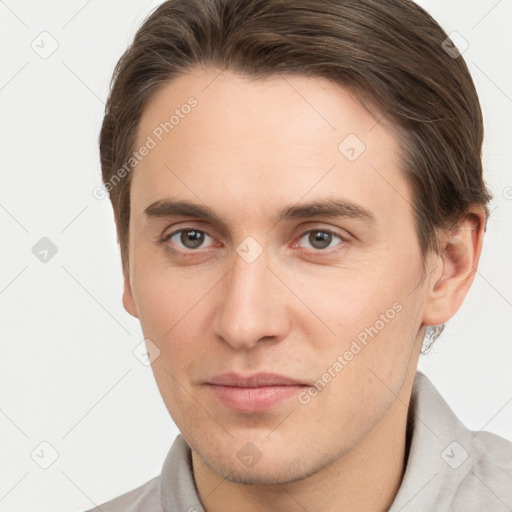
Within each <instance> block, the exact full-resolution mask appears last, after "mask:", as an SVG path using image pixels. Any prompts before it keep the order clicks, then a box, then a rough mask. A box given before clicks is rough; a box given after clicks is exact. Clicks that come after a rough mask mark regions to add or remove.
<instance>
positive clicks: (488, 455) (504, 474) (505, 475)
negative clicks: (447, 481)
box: [450, 431, 512, 512]
mask: <svg viewBox="0 0 512 512" xmlns="http://www.w3.org/2000/svg"><path fill="white" fill-rule="evenodd" d="M473 435H474V441H475V443H478V444H479V445H480V446H481V447H482V455H481V456H480V458H479V459H478V460H477V461H476V462H475V463H474V464H473V465H472V467H471V469H470V470H469V471H468V473H467V474H466V476H465V478H464V479H463V480H462V481H461V483H460V485H459V486H458V488H457V491H456V492H455V495H454V497H453V501H452V504H451V507H450V510H451V511H453V512H457V511H459V510H460V511H463V510H464V512H467V511H470V510H478V511H480V510H492V511H493V512H501V511H503V512H509V511H510V510H511V509H512V442H510V441H508V440H506V439H504V438H502V437H500V436H498V435H496V434H492V433H490V432H485V431H484V432H473Z"/></svg>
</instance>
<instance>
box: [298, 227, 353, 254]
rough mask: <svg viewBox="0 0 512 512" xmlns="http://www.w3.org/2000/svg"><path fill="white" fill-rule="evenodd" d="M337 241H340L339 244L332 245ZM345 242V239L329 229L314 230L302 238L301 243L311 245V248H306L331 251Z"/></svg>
mask: <svg viewBox="0 0 512 512" xmlns="http://www.w3.org/2000/svg"><path fill="white" fill-rule="evenodd" d="M336 240H339V242H338V243H335V244H334V245H331V244H332V242H334V241H336ZM344 241H345V240H344V238H342V237H341V236H340V235H337V234H336V233H334V232H332V231H330V230H328V229H313V230H311V231H307V232H306V233H304V234H303V235H302V236H301V237H300V242H303V243H306V244H309V247H308V246H306V247H307V248H308V249H317V250H323V249H330V248H331V247H334V246H336V245H339V243H341V242H344ZM300 242H299V243H300Z"/></svg>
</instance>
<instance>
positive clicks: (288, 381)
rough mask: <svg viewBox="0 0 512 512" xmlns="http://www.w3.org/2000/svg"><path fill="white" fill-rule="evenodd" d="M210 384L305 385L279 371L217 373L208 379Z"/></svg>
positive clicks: (252, 386)
mask: <svg viewBox="0 0 512 512" xmlns="http://www.w3.org/2000/svg"><path fill="white" fill-rule="evenodd" d="M208 384H214V385H218V386H231V387H238V388H260V387H266V386H305V385H306V384H305V383H304V382H300V381H298V380H295V379H292V378H290V377H285V376H284V375H278V374H277V373H254V374H253V375H247V376H243V375H239V374H238V373H235V372H229V373H223V374H221V375H216V376H215V377H212V378H211V379H209V380H208Z"/></svg>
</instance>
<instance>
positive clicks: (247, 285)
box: [213, 251, 290, 350]
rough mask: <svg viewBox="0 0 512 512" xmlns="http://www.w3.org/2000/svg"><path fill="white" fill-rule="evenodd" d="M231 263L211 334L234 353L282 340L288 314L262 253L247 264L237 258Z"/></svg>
mask: <svg viewBox="0 0 512 512" xmlns="http://www.w3.org/2000/svg"><path fill="white" fill-rule="evenodd" d="M234 259H235V262H234V265H233V267H232V269H231V271H230V272H229V273H228V275H227V276H226V278H225V279H223V288H222V289H221V294H222V298H221V301H220V306H219V308H218V310H217V312H216V315H215V317H214V323H213V328H214V332H215V333H216V334H217V336H218V337H220V338H221V339H222V340H223V341H224V342H225V343H227V344H229V345H230V346H231V347H232V348H233V349H235V350H242V349H245V350H247V349H251V348H253V347H255V346H257V345H261V343H262V342H278V341H280V340H282V339H283V338H284V337H285V336H286V334H287V333H288V332H289V329H290V314H289V311H288V310H287V307H286V302H285V300H286V294H285V293H284V291H283V286H282V284H281V283H279V280H278V279H277V278H276V276H275V275H274V274H273V273H272V272H271V271H270V269H269V268H267V263H268V262H267V256H266V252H265V251H264V252H263V253H262V254H261V255H260V256H259V257H258V258H257V259H256V260H255V261H253V262H251V263H248V262H247V261H245V260H244V259H243V258H242V257H240V256H239V255H238V254H237V255H236V256H235V258H234ZM280 285H281V286H280Z"/></svg>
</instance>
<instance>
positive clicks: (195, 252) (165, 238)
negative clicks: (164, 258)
mask: <svg viewBox="0 0 512 512" xmlns="http://www.w3.org/2000/svg"><path fill="white" fill-rule="evenodd" d="M186 231H196V232H198V233H202V234H204V235H206V236H208V237H210V238H212V239H213V237H212V236H211V235H209V234H208V233H207V232H206V231H204V230H201V229H196V228H194V227H188V228H187V227H185V228H180V229H177V230H176V231H173V232H172V233H169V234H168V235H165V236H163V237H162V238H161V239H160V240H159V241H158V242H157V244H159V245H165V244H166V243H167V242H168V241H169V240H171V238H172V237H173V236H175V235H177V234H180V233H183V232H186ZM314 232H319V233H328V234H330V235H331V236H333V237H337V238H339V239H340V242H339V243H337V244H335V245H334V246H333V247H330V248H326V249H314V248H304V249H305V251H306V252H307V253H309V254H315V255H328V254H331V253H332V252H333V250H336V249H335V248H336V247H337V246H338V245H342V244H343V243H344V242H347V241H348V240H347V238H346V237H344V236H342V235H341V234H339V233H337V232H335V231H333V230H331V229H309V230H307V231H304V232H303V233H302V234H301V235H300V236H299V242H300V240H302V239H303V238H304V236H306V235H308V234H310V233H314ZM296 245H297V244H296V243H294V244H293V246H294V247H295V246H296ZM166 249H167V250H169V251H170V252H172V253H174V254H179V255H185V254H186V255H187V256H192V257H193V256H200V255H201V254H204V252H206V250H207V249H203V250H201V248H199V249H188V248H184V249H182V248H179V249H175V248H173V247H170V246H166Z"/></svg>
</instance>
